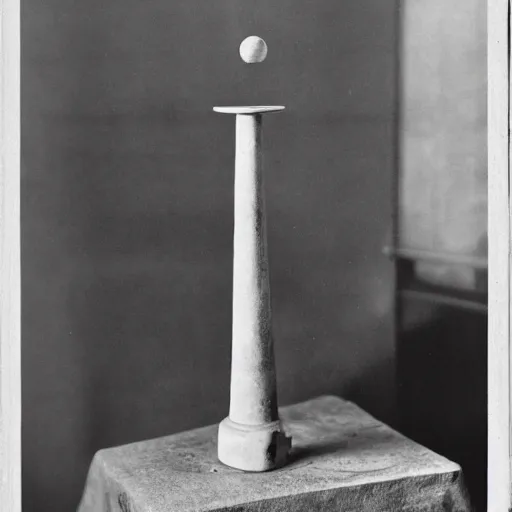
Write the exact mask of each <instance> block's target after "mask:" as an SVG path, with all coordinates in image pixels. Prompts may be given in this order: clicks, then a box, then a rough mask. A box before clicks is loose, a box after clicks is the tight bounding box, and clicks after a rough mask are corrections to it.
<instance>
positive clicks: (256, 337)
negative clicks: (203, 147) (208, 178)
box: [229, 114, 278, 425]
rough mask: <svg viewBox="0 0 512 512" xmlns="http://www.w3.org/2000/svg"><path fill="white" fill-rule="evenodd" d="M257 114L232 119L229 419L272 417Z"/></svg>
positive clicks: (247, 422)
mask: <svg viewBox="0 0 512 512" xmlns="http://www.w3.org/2000/svg"><path fill="white" fill-rule="evenodd" d="M261 122H262V115H261V114H238V115H237V116H236V156H235V228H234V259H233V339H232V367H231V403H230V412H229V417H230V419H231V420H232V421H234V422H236V423H241V424H245V425H260V424H263V423H269V422H271V421H275V420H277V419H278V415H277V397H276V375H275V364H274V348H273V340H272V329H271V306H270V284H269V274H268V255H267V239H266V219H265V199H264V190H263V173H262V154H261Z"/></svg>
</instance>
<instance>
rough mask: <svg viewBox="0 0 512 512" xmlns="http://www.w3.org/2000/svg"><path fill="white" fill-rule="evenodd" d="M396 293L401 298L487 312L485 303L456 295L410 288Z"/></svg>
mask: <svg viewBox="0 0 512 512" xmlns="http://www.w3.org/2000/svg"><path fill="white" fill-rule="evenodd" d="M398 293H399V296H400V297H401V298H403V299H412V300H420V301H426V302H433V303H435V304H439V305H442V306H450V307H454V308H458V309H465V310H469V311H474V312H476V313H483V314H487V310H488V308H487V305H486V304H482V303H481V302H478V301H473V300H469V299H461V298H458V297H451V296H449V295H444V294H441V293H434V292H425V291H419V290H410V289H409V290H408V289H404V290H400V291H399V292H398Z"/></svg>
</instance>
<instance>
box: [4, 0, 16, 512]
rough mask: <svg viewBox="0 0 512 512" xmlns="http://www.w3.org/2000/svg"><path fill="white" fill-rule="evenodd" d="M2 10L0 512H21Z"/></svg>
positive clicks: (10, 0)
mask: <svg viewBox="0 0 512 512" xmlns="http://www.w3.org/2000/svg"><path fill="white" fill-rule="evenodd" d="M0 5H1V7H0V16H1V24H0V30H1V37H0V58H1V61H2V69H1V94H0V103H1V104H0V116H1V123H0V461H1V466H0V468H1V474H0V508H1V509H2V510H6V511H7V510H9V511H11V512H21V354H20V348H21V347H20V344H21V343H20V330H21V327H20V325H21V304H20V296H21V292H20V287H21V279H20V278H21V275H20V272H21V270H20V0H2V2H1V4H0Z"/></svg>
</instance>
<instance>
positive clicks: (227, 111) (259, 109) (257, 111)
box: [213, 105, 284, 114]
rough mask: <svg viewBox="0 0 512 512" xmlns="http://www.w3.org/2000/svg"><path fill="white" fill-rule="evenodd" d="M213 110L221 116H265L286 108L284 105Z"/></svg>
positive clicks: (217, 108) (215, 108)
mask: <svg viewBox="0 0 512 512" xmlns="http://www.w3.org/2000/svg"><path fill="white" fill-rule="evenodd" d="M213 110H214V111H215V112H220V113H221V114H265V113H271V112H280V111H281V110H284V107H283V106H282V105H255V106H245V107H213Z"/></svg>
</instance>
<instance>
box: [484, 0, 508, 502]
mask: <svg viewBox="0 0 512 512" xmlns="http://www.w3.org/2000/svg"><path fill="white" fill-rule="evenodd" d="M509 20H510V11H509V1H508V0H489V1H488V18H487V27H488V31H487V38H488V52H487V71H488V114H487V115H488V193H489V213H488V220H489V225H488V233H489V331H488V332H489V336H488V343H489V366H488V369H489V373H488V418H489V421H488V427H489V430H488V472H487V475H488V476H487V478H488V507H487V509H488V512H507V511H508V510H509V509H510V508H511V505H512V504H511V482H512V479H511V476H512V475H511V462H510V461H511V387H510V386H511V381H510V363H511V359H510V358H511V351H510V263H511V260H510V250H511V244H510V235H511V232H510V179H509V177H510V149H511V148H510V137H509V126H510V74H509V51H510V48H509V46H510V39H509Z"/></svg>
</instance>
